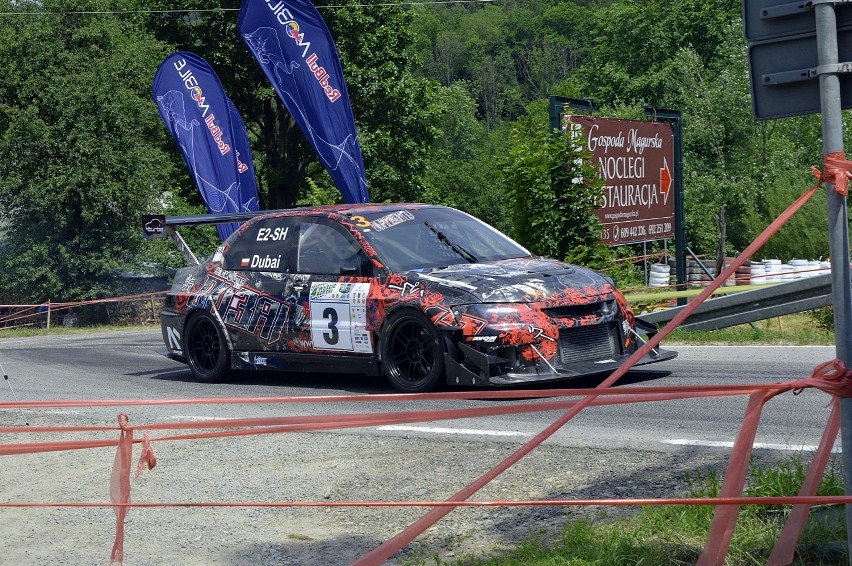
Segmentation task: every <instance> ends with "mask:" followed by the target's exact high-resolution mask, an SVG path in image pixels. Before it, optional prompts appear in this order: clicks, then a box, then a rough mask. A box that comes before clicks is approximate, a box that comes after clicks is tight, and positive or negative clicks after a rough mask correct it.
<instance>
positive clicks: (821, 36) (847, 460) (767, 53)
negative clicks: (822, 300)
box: [743, 0, 852, 557]
mask: <svg viewBox="0 0 852 566" xmlns="http://www.w3.org/2000/svg"><path fill="white" fill-rule="evenodd" d="M835 4H837V5H838V7H842V6H844V4H845V5H849V4H850V2H846V1H844V0H840V1H838V2H833V1H831V0H811V1H810V2H793V3H790V2H789V0H743V24H744V30H745V36H746V39H748V40H749V41H751V42H752V44H751V45H750V46H749V74H750V76H751V85H752V105H753V108H754V114H755V117H757V118H758V119H767V118H780V117H784V116H795V115H799V114H808V113H812V112H817V111H821V112H822V139H823V154H824V155H829V154H835V155H838V154H839V155H842V154H843V151H844V148H843V115H842V109H843V108H849V107H852V80H850V77H852V75H850V73H852V60H850V59H852V52H850V50H849V44H850V43H852V41H850V39H849V38H852V33H850V32H849V30H844V29H842V28H844V27H846V26H847V25H848V24H849V22H852V18H850V16H852V13H850V11H848V10H847V11H846V12H841V14H842V15H843V16H844V17H845V18H846V19H839V18H838V15H837V13H836V12H835V8H836V6H835ZM838 36H840V37H842V38H843V43H842V45H841V48H842V49H839V48H838ZM841 55H843V57H844V58H846V60H845V61H841V60H840V56H841ZM814 59H815V60H816V66H813V65H812V64H811V63H810V62H811V61H812V60H814ZM815 78H818V79H819V81H818V84H817V83H815V82H814V81H813V79H815ZM815 97H817V98H816V99H815ZM817 100H818V104H816V102H817ZM825 189H826V197H827V198H826V200H827V203H828V206H827V208H828V237H829V253H830V254H831V258H832V262H831V292H832V302H833V303H834V344H835V350H836V356H837V358H838V359H839V360H840V361H842V362H843V363H844V364H845V365H846V367H847V368H852V279H851V278H850V269H849V220H848V211H847V203H846V197H845V196H844V195H841V194H840V193H838V192H837V191H836V190H835V186H834V184H833V183H830V182H826V183H825ZM840 407H841V411H840V412H841V417H840V418H841V431H840V440H841V445H842V447H843V479H844V487H845V493H846V495H850V494H852V399H850V398H841V400H840ZM846 539H847V549H848V550H849V555H850V557H852V505H846Z"/></svg>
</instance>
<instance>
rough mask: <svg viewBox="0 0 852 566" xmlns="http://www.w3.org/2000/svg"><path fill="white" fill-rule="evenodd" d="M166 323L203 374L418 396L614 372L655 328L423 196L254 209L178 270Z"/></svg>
mask: <svg viewBox="0 0 852 566" xmlns="http://www.w3.org/2000/svg"><path fill="white" fill-rule="evenodd" d="M246 217H248V215H247V216H246ZM223 218H225V217H223ZM227 219H229V220H233V216H228V217H227ZM186 223H189V222H186ZM166 224H169V222H168V221H167V222H166ZM161 323H162V330H163V339H164V341H165V344H166V346H167V348H168V351H169V355H170V357H172V358H175V359H178V360H181V361H184V362H186V363H188V364H189V367H190V368H191V370H192V373H193V374H194V376H195V377H196V378H197V379H199V380H201V381H204V382H215V381H219V380H221V379H223V378H224V377H225V376H226V374H227V373H228V371H229V370H231V369H273V370H284V371H336V372H337V371H345V372H357V373H364V374H370V375H379V374H383V375H384V376H385V377H386V378H387V379H388V380H389V381H390V383H391V384H392V385H393V386H394V387H395V388H396V389H398V390H400V391H405V392H422V391H431V390H434V389H437V388H439V387H441V386H443V385H444V384H446V383H449V384H453V385H461V386H495V385H496V386H502V385H518V384H525V383H531V382H541V381H551V380H560V379H565V378H571V377H576V376H581V375H587V374H593V373H600V372H607V371H612V370H613V369H614V368H616V367H618V366H619V365H620V364H621V362H622V361H623V360H624V359H625V358H626V357H627V356H629V355H630V354H631V353H633V352H635V351H636V348H637V344H639V343H640V341H641V337H640V335H639V334H640V333H648V332H651V331H653V329H650V328H640V329H639V332H637V321H636V319H635V318H634V316H633V313H632V311H631V310H630V307H629V306H628V304H627V302H626V301H625V300H624V297H623V296H622V295H621V293H619V292H618V291H617V290H616V288H615V286H614V284H613V281H612V280H611V279H610V278H609V277H606V276H604V275H601V274H599V273H596V272H594V271H592V270H590V269H586V268H583V267H579V266H576V265H570V264H566V263H562V262H559V261H555V260H552V259H545V258H540V257H535V256H533V255H531V254H530V253H529V252H528V251H527V250H526V249H524V248H523V247H521V246H520V245H518V244H517V243H516V242H514V241H512V240H511V239H509V238H508V237H506V236H504V235H503V234H501V233H500V232H498V231H497V230H495V229H494V228H492V227H490V226H488V225H487V224H485V223H483V222H481V221H479V220H477V219H476V218H474V217H472V216H469V215H467V214H465V213H463V212H460V211H458V210H455V209H451V208H446V207H441V206H430V205H414V204H397V205H385V204H383V205H336V206H325V207H314V208H304V209H292V210H282V211H275V212H269V213H263V214H260V215H257V216H254V217H253V218H251V219H250V220H248V221H247V222H245V223H244V224H243V225H242V226H241V227H240V228H239V230H238V231H237V232H235V233H234V234H233V235H232V236H231V237H230V238H228V239H227V240H226V241H225V242H224V244H223V245H222V246H220V248H219V249H218V250H217V251H216V252H215V253H214V254H213V256H212V257H211V258H210V259H209V260H207V261H206V262H202V263H200V264H199V265H197V266H194V267H188V268H183V269H181V270H179V271H178V273H177V275H176V277H175V279H174V285H173V287H172V289H171V291H170V292H169V293H168V295H167V297H166V301H165V307H164V308H163V311H162V315H161ZM675 356H676V353H675V352H671V351H666V350H662V349H657V350H655V351H654V352H653V353H652V354H649V355H648V356H646V357H645V358H643V359H642V360H641V361H640V362H639V363H640V364H648V363H652V362H658V361H662V360H667V359H671V358H673V357H675Z"/></svg>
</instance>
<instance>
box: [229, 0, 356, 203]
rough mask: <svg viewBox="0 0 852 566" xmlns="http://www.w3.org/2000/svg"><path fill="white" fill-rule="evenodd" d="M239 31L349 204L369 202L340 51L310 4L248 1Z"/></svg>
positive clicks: (285, 0)
mask: <svg viewBox="0 0 852 566" xmlns="http://www.w3.org/2000/svg"><path fill="white" fill-rule="evenodd" d="M238 27H239V31H240V35H242V37H243V39H244V40H245V42H246V44H247V45H248V47H249V50H250V51H251V52H252V55H254V57H255V59H257V62H258V63H259V64H260V66H261V68H262V69H263V72H264V73H265V74H266V77H267V78H268V79H269V81H270V82H271V83H272V86H273V87H274V88H275V91H276V92H277V93H278V96H279V97H281V100H282V101H283V102H284V104H285V105H286V106H287V109H288V110H289V111H290V114H292V115H293V118H295V120H296V123H297V124H299V127H300V128H301V129H302V132H303V133H304V134H305V137H307V138H308V141H309V142H310V143H311V145H312V146H313V148H314V151H316V153H317V156H318V157H319V159H320V161H321V162H322V164H323V165H325V168H326V169H327V170H328V172H329V174H331V178H332V179H333V180H334V184H335V185H337V188H338V190H340V192H341V194H342V195H343V198H344V200H345V201H346V202H348V203H358V202H369V201H370V197H369V194H368V192H367V180H366V176H365V174H364V163H363V159H362V157H361V144H360V143H359V141H358V133H357V132H356V130H355V118H354V117H353V115H352V107H351V106H350V103H349V94H348V93H347V92H346V83H344V81H343V70H342V69H341V66H340V58H339V56H338V54H337V48H336V47H335V46H334V41H333V40H332V38H331V34H330V33H329V31H328V28H327V27H326V25H325V22H323V20H322V18H321V17H320V15H319V12H317V10H316V8H314V6H313V4H311V3H310V2H309V1H308V0H244V1H243V5H242V8H241V9H240V19H239V24H238Z"/></svg>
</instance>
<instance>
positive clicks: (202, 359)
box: [185, 311, 229, 383]
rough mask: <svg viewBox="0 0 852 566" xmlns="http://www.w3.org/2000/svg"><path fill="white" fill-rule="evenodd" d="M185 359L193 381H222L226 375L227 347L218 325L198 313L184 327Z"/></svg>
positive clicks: (207, 315)
mask: <svg viewBox="0 0 852 566" xmlns="http://www.w3.org/2000/svg"><path fill="white" fill-rule="evenodd" d="M185 335H186V359H187V362H189V369H190V370H191V371H192V375H193V376H195V379H197V380H198V381H201V382H202V383H216V382H217V381H222V380H223V379H224V378H225V376H226V375H227V373H228V366H229V364H228V361H229V360H228V358H229V356H228V345H227V343H226V342H225V335H224V334H223V333H222V329H221V328H220V327H219V323H218V322H217V321H216V319H215V318H213V316H212V315H211V314H210V313H207V312H204V311H199V312H198V313H197V314H195V315H193V316H192V318H190V319H189V323H188V324H187V325H186V333H185Z"/></svg>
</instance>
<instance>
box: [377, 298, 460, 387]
mask: <svg viewBox="0 0 852 566" xmlns="http://www.w3.org/2000/svg"><path fill="white" fill-rule="evenodd" d="M380 340H381V341H380V352H381V357H382V370H383V372H384V374H385V377H386V378H387V379H388V381H390V383H391V385H393V386H394V388H395V389H397V390H399V391H402V392H403V393H425V392H428V391H434V390H435V389H437V388H438V387H439V385H441V384H442V383H443V382H444V381H445V380H446V369H445V365H444V341H443V339H442V338H441V335H440V333H439V332H438V330H437V329H436V328H435V326H434V325H433V324H432V321H431V320H429V318H428V317H427V316H426V315H425V314H423V313H422V312H420V311H415V310H409V309H407V310H401V311H396V312H394V313H392V314H391V315H390V316H389V317H388V318H387V320H386V321H385V325H384V327H383V329H382V332H381V335H380Z"/></svg>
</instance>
